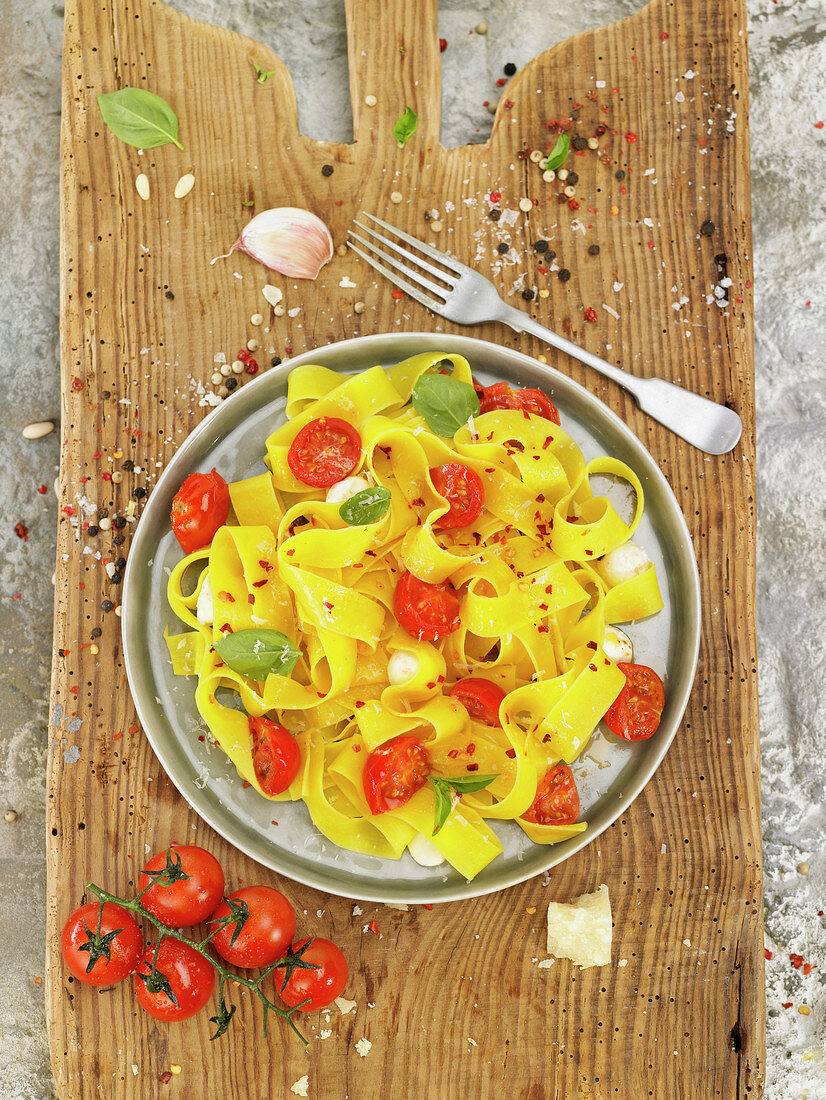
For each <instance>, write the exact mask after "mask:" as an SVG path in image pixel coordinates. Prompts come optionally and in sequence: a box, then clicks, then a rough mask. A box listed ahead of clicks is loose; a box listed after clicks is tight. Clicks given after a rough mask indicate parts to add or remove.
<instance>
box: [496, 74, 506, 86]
mask: <svg viewBox="0 0 826 1100" xmlns="http://www.w3.org/2000/svg"><path fill="white" fill-rule="evenodd" d="M506 84H507V80H505V78H504V76H500V77H499V79H498V80H497V81H496V87H497V88H504V87H505V85H506Z"/></svg>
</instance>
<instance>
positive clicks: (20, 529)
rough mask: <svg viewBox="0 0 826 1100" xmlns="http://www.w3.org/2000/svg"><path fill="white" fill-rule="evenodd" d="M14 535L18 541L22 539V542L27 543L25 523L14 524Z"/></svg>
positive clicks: (27, 533)
mask: <svg viewBox="0 0 826 1100" xmlns="http://www.w3.org/2000/svg"><path fill="white" fill-rule="evenodd" d="M14 533H15V535H17V537H18V538H19V539H22V540H23V542H28V541H29V529H28V527H27V526H26V524H25V523H15V525H14Z"/></svg>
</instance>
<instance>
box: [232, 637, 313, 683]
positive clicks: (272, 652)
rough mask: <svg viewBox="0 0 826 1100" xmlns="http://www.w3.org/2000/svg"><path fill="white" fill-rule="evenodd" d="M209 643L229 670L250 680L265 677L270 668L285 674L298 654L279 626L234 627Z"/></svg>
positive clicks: (287, 674) (288, 671)
mask: <svg viewBox="0 0 826 1100" xmlns="http://www.w3.org/2000/svg"><path fill="white" fill-rule="evenodd" d="M213 647H214V649H215V651H216V653H217V654H218V656H219V657H220V658H221V660H222V661H223V662H224V664H226V665H229V667H230V668H231V669H232V671H233V672H237V673H238V674H239V676H249V677H251V678H252V679H253V680H265V679H266V678H267V676H269V674H270V673H271V672H275V673H277V674H278V675H279V676H289V675H290V673H291V672H292V670H293V669H294V668H295V663H296V661H297V660H298V658H299V657H300V656H301V651H300V650H298V649H296V647H295V646H294V645H293V643H292V642H291V641H290V639H289V638H288V637H287V636H286V634H282V633H281V631H280V630H236V631H235V633H234V634H227V635H226V636H225V637H224V638H220V639H219V640H218V641H217V642H213Z"/></svg>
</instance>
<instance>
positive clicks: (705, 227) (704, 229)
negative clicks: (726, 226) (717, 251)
mask: <svg viewBox="0 0 826 1100" xmlns="http://www.w3.org/2000/svg"><path fill="white" fill-rule="evenodd" d="M716 228H717V227H716V225H715V224H714V222H711V221H704V222H703V224H702V225H701V226H700V232H701V233H702V235H703V236H704V237H710V236H711V235H712V233H713V232H714V230H715V229H716Z"/></svg>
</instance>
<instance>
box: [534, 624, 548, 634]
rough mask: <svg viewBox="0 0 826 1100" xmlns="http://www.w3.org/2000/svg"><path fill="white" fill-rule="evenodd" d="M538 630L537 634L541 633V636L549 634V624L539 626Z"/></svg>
mask: <svg viewBox="0 0 826 1100" xmlns="http://www.w3.org/2000/svg"><path fill="white" fill-rule="evenodd" d="M536 630H537V633H539V634H547V633H548V627H547V624H546V623H543V624H542V625H541V626H538V627H537V628H536Z"/></svg>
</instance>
